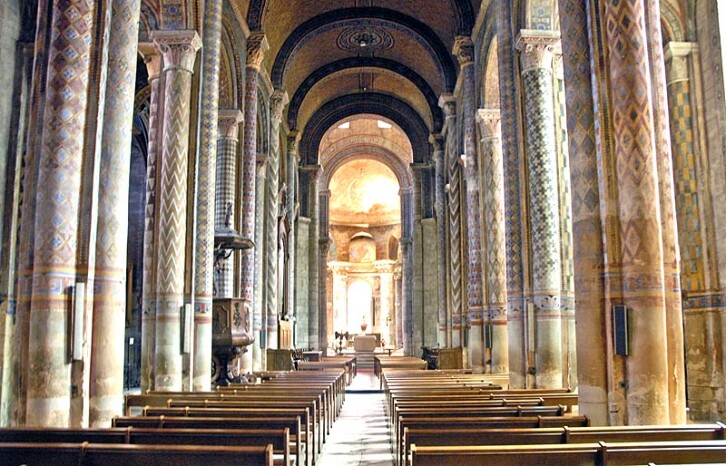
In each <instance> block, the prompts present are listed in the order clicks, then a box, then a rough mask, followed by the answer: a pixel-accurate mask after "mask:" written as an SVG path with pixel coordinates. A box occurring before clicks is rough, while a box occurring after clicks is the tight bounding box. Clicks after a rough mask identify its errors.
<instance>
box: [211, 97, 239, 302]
mask: <svg viewBox="0 0 726 466" xmlns="http://www.w3.org/2000/svg"><path fill="white" fill-rule="evenodd" d="M241 122H242V112H240V111H239V110H219V117H218V123H217V128H218V139H217V164H216V167H215V168H216V171H217V173H216V182H215V194H214V196H215V201H214V228H215V229H216V230H220V229H222V228H224V227H225V226H229V227H231V226H232V225H234V224H235V222H234V206H235V203H236V202H237V189H236V187H237V146H238V143H239V125H240V123H241ZM216 267H217V268H216V270H215V275H216V277H215V290H214V291H215V292H214V297H215V298H232V297H234V263H233V261H232V258H231V257H230V258H228V259H220V260H219V262H218V263H217V265H216Z"/></svg>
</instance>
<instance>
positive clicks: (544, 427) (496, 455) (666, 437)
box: [382, 369, 726, 466]
mask: <svg viewBox="0 0 726 466" xmlns="http://www.w3.org/2000/svg"><path fill="white" fill-rule="evenodd" d="M382 384H383V386H384V388H385V395H386V410H387V414H388V416H389V422H390V432H391V442H392V448H393V450H394V455H395V458H396V461H397V464H398V465H399V466H404V465H410V466H433V465H436V466H461V465H464V464H466V465H472V466H476V465H490V464H496V465H502V466H529V465H532V466H534V465H538V466H539V465H544V466H547V465H565V464H573V465H636V464H637V465H645V464H651V463H652V464H695V463H704V464H705V463H711V464H713V463H726V440H724V438H725V437H724V436H725V435H726V426H724V425H723V424H706V425H687V426H637V427H634V426H628V427H590V426H589V423H588V419H587V418H586V417H584V416H580V415H577V414H575V412H576V411H577V395H576V394H574V393H569V392H568V391H567V390H563V389H556V390H509V389H507V388H508V387H507V386H506V385H505V386H504V387H502V386H501V385H497V384H496V383H493V379H492V378H491V376H489V375H482V374H467V373H464V372H463V371H418V370H392V369H388V370H386V369H384V370H383V371H382Z"/></svg>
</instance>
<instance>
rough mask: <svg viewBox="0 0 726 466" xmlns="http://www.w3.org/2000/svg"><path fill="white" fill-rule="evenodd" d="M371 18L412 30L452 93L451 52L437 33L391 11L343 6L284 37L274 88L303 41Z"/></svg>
mask: <svg viewBox="0 0 726 466" xmlns="http://www.w3.org/2000/svg"><path fill="white" fill-rule="evenodd" d="M361 19H372V20H376V21H380V22H382V23H383V24H385V25H387V26H393V27H402V28H404V29H406V30H408V31H410V32H411V35H412V37H415V38H417V39H420V40H421V41H423V43H424V44H425V45H426V46H427V47H428V48H429V53H431V54H432V58H433V59H434V62H435V63H438V65H439V71H440V73H441V79H442V82H443V83H444V87H445V89H446V91H447V92H451V91H452V90H453V89H454V86H455V85H456V67H455V66H454V61H453V59H452V58H451V53H450V52H449V50H447V48H446V46H445V45H444V44H443V42H441V39H439V37H438V36H437V35H436V33H435V32H434V31H433V30H432V29H431V28H430V27H428V26H427V25H425V24H424V23H422V22H420V21H418V20H417V19H415V18H412V17H410V16H407V15H404V14H403V13H399V12H397V11H394V10H388V9H386V8H378V7H366V8H343V9H340V10H335V11H331V12H328V13H323V14H321V15H318V16H316V17H314V18H311V19H309V20H307V21H305V22H304V23H303V24H301V25H300V26H298V27H297V29H295V30H294V31H293V32H292V33H291V34H290V35H289V36H288V37H287V39H286V40H285V43H284V44H283V45H282V47H281V48H280V51H279V53H278V54H277V57H276V58H275V64H274V65H273V67H272V83H273V84H274V86H275V88H280V89H282V88H284V84H283V83H284V81H285V73H286V72H287V68H288V64H289V62H290V61H291V60H290V59H291V57H292V56H293V54H294V53H295V51H296V50H297V48H298V47H299V46H300V44H301V43H302V42H305V41H309V40H312V39H314V37H315V36H316V34H317V33H318V32H319V31H321V30H323V29H325V28H328V27H331V26H338V25H340V26H343V25H345V24H346V23H348V22H351V21H360V20H361Z"/></svg>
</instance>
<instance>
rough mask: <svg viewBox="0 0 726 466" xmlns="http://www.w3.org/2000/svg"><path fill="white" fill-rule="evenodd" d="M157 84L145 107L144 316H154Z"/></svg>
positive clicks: (154, 82)
mask: <svg viewBox="0 0 726 466" xmlns="http://www.w3.org/2000/svg"><path fill="white" fill-rule="evenodd" d="M159 84H160V80H159V79H158V78H154V79H153V80H151V82H150V83H149V85H150V86H151V96H150V98H149V99H150V105H149V136H148V138H149V141H148V145H147V154H148V155H147V161H146V204H145V207H144V270H143V276H142V280H143V283H144V285H143V286H144V288H143V295H142V300H143V302H142V308H143V312H144V314H147V313H153V312H155V304H154V303H155V296H156V247H155V246H156V229H155V225H156V217H157V216H156V214H157V202H156V201H157V193H156V191H157V188H158V186H157V160H158V157H157V151H158V146H159V141H158V138H159V136H160V132H159V124H160V123H161V122H160V120H159V98H160V94H159Z"/></svg>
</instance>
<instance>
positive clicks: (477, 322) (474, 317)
mask: <svg viewBox="0 0 726 466" xmlns="http://www.w3.org/2000/svg"><path fill="white" fill-rule="evenodd" d="M453 55H454V56H456V58H457V59H458V60H459V69H460V74H461V76H462V77H461V79H462V81H461V83H462V84H461V93H462V96H461V97H462V106H463V108H462V120H463V121H462V124H463V129H464V138H463V141H464V147H463V149H464V150H463V156H464V158H465V163H464V181H465V186H466V193H465V200H466V219H467V223H466V247H467V278H466V288H467V293H466V296H467V320H468V322H469V325H470V326H471V327H470V331H469V364H470V365H471V368H472V370H473V371H474V372H484V333H483V325H484V321H483V318H484V317H483V313H484V306H483V299H482V283H483V282H482V258H481V220H482V219H481V217H480V214H479V202H480V201H479V170H478V167H479V160H478V152H477V150H476V149H477V148H476V146H477V144H476V122H475V117H476V90H475V89H474V86H475V84H476V83H475V80H476V76H475V69H474V43H473V42H472V41H471V39H470V38H468V37H457V38H456V41H455V42H454V51H453Z"/></svg>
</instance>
